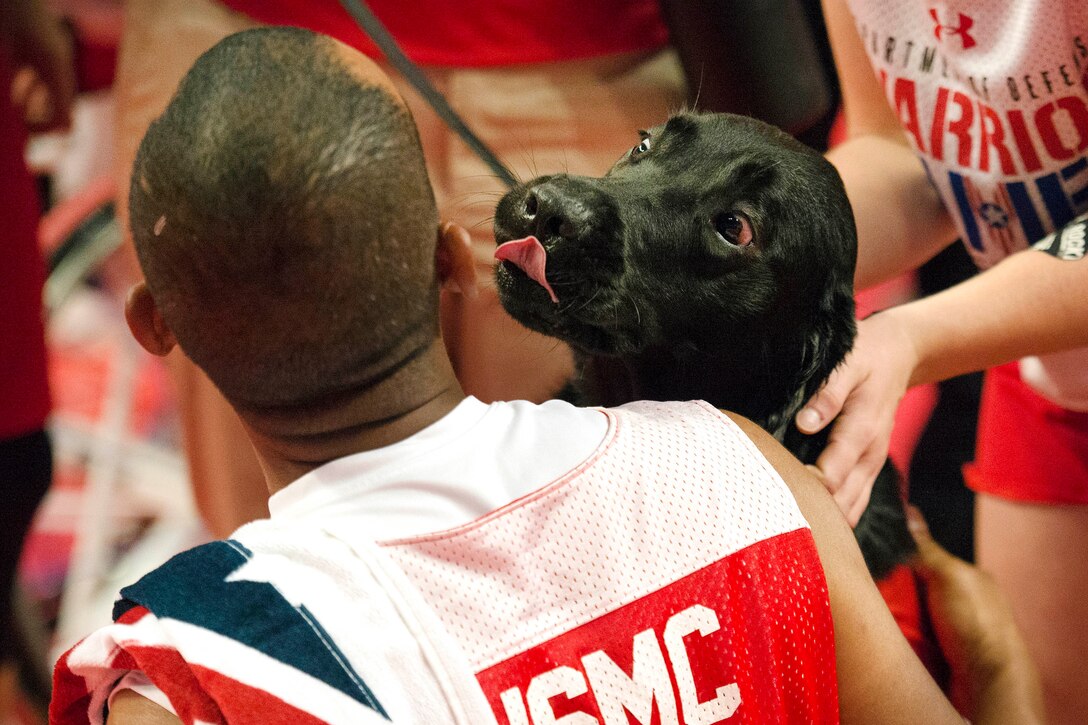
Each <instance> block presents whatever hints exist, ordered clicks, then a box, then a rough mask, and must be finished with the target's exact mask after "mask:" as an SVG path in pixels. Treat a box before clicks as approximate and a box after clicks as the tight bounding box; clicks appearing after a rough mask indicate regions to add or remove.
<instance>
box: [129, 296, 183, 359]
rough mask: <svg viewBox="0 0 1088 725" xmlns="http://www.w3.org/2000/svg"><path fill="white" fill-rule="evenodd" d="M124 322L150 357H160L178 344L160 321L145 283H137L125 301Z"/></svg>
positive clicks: (162, 321)
mask: <svg viewBox="0 0 1088 725" xmlns="http://www.w3.org/2000/svg"><path fill="white" fill-rule="evenodd" d="M125 321H126V322H128V329H129V330H131V331H132V336H133V337H135V338H136V342H138V343H140V346H141V347H143V349H145V350H147V351H148V352H149V353H151V354H152V355H158V356H160V357H162V356H163V355H166V354H167V353H169V352H170V351H171V350H173V349H174V346H175V345H177V344H178V341H177V339H176V338H175V337H174V333H173V332H172V331H171V330H170V328H169V327H167V325H166V320H164V319H162V313H161V312H159V306H158V305H156V304H155V300H154V298H152V297H151V292H150V291H149V290H148V289H147V283H146V282H137V283H136V284H135V285H133V287H132V289H130V290H129V291H128V297H127V298H126V299H125Z"/></svg>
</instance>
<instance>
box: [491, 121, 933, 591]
mask: <svg viewBox="0 0 1088 725" xmlns="http://www.w3.org/2000/svg"><path fill="white" fill-rule="evenodd" d="M640 133H641V134H642V136H643V141H642V143H640V144H639V145H638V146H635V147H634V148H633V149H632V150H631V151H630V152H629V153H627V154H625V155H624V157H623V158H621V159H620V160H619V161H618V162H617V163H616V164H615V165H614V166H613V167H612V169H611V170H609V172H608V173H607V174H606V175H605V176H604V177H602V178H589V177H583V176H571V175H568V174H555V175H548V176H541V177H538V178H536V179H533V180H531V181H528V182H525V183H522V184H520V185H519V186H517V187H516V188H515V189H513V190H512V191H510V192H509V193H507V194H506V195H505V196H504V197H503V198H502V200H501V202H500V203H499V205H498V209H497V210H496V215H495V237H496V240H497V241H498V242H499V243H502V242H506V241H510V240H515V239H521V238H524V237H527V236H530V235H532V236H535V237H537V239H538V240H539V241H540V242H541V244H542V245H543V247H544V249H545V250H546V252H547V264H546V278H547V281H548V282H549V283H550V284H551V286H552V288H553V289H554V291H555V293H556V295H557V296H558V299H559V301H558V303H554V302H552V300H551V297H550V296H549V294H548V292H547V290H546V289H545V288H544V287H543V286H541V285H540V284H538V283H537V282H535V281H533V280H532V279H531V278H530V277H529V276H527V275H526V274H525V273H524V272H523V271H522V270H521V269H520V268H519V267H518V266H516V265H515V264H513V263H511V262H509V261H504V262H501V263H500V264H499V265H498V266H497V268H496V284H497V286H498V289H499V296H500V299H501V301H502V304H503V306H504V307H505V308H506V310H507V311H508V312H509V313H510V314H511V315H512V316H513V317H514V318H515V319H517V320H518V321H520V322H521V323H522V324H523V325H525V326H526V327H529V328H530V329H533V330H536V331H538V332H542V333H544V334H546V335H550V336H553V337H557V338H559V339H561V340H564V341H566V342H567V343H569V344H570V346H571V347H572V348H573V350H574V352H575V356H576V359H577V361H578V368H579V379H578V380H577V381H576V383H575V385H576V390H577V400H578V402H581V403H587V404H596V405H619V404H622V403H625V402H629V401H631V400H647V399H648V400H691V399H702V400H706V401H707V402H709V403H711V404H713V405H716V406H718V407H719V408H724V409H726V410H731V411H734V412H737V413H739V414H741V415H743V416H745V417H747V418H750V419H751V420H753V421H755V422H756V423H758V424H759V425H761V426H762V427H763V428H765V429H766V430H768V431H770V432H771V433H773V434H774V435H775V436H776V437H778V438H779V440H780V441H782V442H783V443H784V445H785V446H786V447H787V448H789V450H790V451H792V452H793V453H794V455H796V456H797V457H798V458H800V459H801V460H802V461H804V462H805V463H813V462H814V461H815V460H816V457H817V456H818V455H819V452H820V451H821V450H822V449H823V447H824V446H825V445H826V443H827V431H826V430H825V431H823V432H822V433H821V434H817V435H815V436H805V435H803V434H801V433H800V432H799V431H798V430H797V429H796V427H795V426H794V425H793V423H792V418H793V415H794V414H795V413H796V412H797V410H798V409H799V408H800V407H801V405H802V404H803V403H804V402H805V401H807V400H808V399H809V398H810V397H811V396H812V395H813V394H815V393H816V391H817V390H818V389H819V387H820V386H821V385H822V384H823V382H824V381H825V380H826V379H827V377H828V375H830V374H831V372H832V370H834V369H835V367H836V366H837V365H838V364H839V363H840V362H842V360H843V358H844V357H845V356H846V354H847V353H848V352H849V350H850V348H851V346H852V344H853V340H854V335H855V333H856V327H855V320H854V297H853V277H854V266H855V263H856V257H857V236H856V230H855V227H854V218H853V213H852V212H851V209H850V204H849V202H848V201H847V198H846V192H845V190H844V189H843V185H842V181H841V179H840V178H839V175H838V173H837V172H836V171H835V169H834V167H833V166H832V165H831V164H830V163H828V162H827V161H826V160H825V159H824V158H823V157H822V156H821V155H820V154H818V153H816V152H815V151H812V150H811V149H809V148H808V147H806V146H804V145H802V144H800V143H799V142H797V141H795V140H794V139H793V138H791V137H790V136H788V135H787V134H785V133H783V132H781V131H779V130H778V129H776V128H774V127H772V126H769V125H767V124H765V123H762V122H760V121H757V120H755V119H752V118H747V117H744V116H735V115H729V114H697V113H681V114H678V115H676V116H673V117H672V118H670V119H669V120H668V121H667V122H666V123H665V124H663V125H661V126H658V127H655V128H653V129H649V130H648V131H643V132H640ZM749 237H750V239H749ZM855 534H856V536H857V538H858V542H859V544H860V546H861V549H862V553H863V554H864V556H865V560H866V563H867V564H868V566H869V570H870V572H871V573H872V574H873V576H874V577H875V578H881V577H883V576H885V575H886V574H887V573H888V572H889V571H890V570H891V569H892V568H893V567H894V566H895V565H896V564H897V563H899V562H901V561H902V560H903V559H904V558H906V556H908V555H909V554H910V553H911V552H912V551H913V540H912V539H911V537H910V534H909V531H908V530H907V528H906V520H905V515H904V509H903V502H902V500H901V498H900V494H899V478H898V475H897V474H896V472H895V471H894V469H893V468H892V467H891V466H890V465H886V466H885V468H884V471H883V472H882V473H881V475H880V477H879V478H878V480H877V482H876V485H875V486H874V488H873V492H872V497H871V500H870V503H869V506H868V508H867V509H866V511H865V513H864V514H863V515H862V517H861V521H860V522H859V523H858V526H857V527H856V529H855Z"/></svg>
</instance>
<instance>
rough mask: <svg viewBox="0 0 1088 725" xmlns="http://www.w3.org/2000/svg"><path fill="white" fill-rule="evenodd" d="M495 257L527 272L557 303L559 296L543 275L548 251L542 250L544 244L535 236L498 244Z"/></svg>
mask: <svg viewBox="0 0 1088 725" xmlns="http://www.w3.org/2000/svg"><path fill="white" fill-rule="evenodd" d="M495 259H497V260H499V261H500V262H510V263H511V264H513V265H514V266H515V267H517V268H518V269H520V270H521V271H522V272H524V273H525V274H527V275H528V276H529V279H531V280H533V281H534V282H536V283H537V284H539V285H540V286H541V287H543V288H544V289H546V290H547V291H548V296H549V297H551V298H552V302H554V303H555V304H559V298H558V297H557V296H556V294H555V291H554V290H553V289H552V286H551V285H550V284H548V280H547V278H546V277H545V276H544V263H545V262H547V261H548V253H547V252H545V251H544V246H543V245H542V244H541V243H540V240H538V239H537V238H536V237H525V239H515V240H514V241H512V242H506V243H505V244H500V245H499V246H498V248H497V249H495Z"/></svg>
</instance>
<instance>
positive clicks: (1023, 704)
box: [963, 631, 1046, 725]
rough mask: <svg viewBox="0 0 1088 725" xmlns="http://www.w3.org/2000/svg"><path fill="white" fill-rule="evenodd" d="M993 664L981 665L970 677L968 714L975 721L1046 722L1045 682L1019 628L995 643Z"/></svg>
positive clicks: (1023, 724)
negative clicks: (998, 643) (970, 688)
mask: <svg viewBox="0 0 1088 725" xmlns="http://www.w3.org/2000/svg"><path fill="white" fill-rule="evenodd" d="M992 649H993V651H991V652H989V653H987V654H989V655H991V661H992V662H993V664H992V665H991V666H982V665H978V666H977V667H976V668H975V669H976V670H977V671H976V672H973V673H971V674H970V676H969V677H968V678H967V679H968V680H969V681H970V682H972V683H974V686H973V688H972V691H971V692H969V693H963V694H964V695H965V696H966V699H967V701H966V702H964V703H963V706H964V709H965V710H966V713H965V714H966V716H967V718H968V719H969V720H970V721H971V722H972V723H974V725H989V724H990V723H993V724H995V725H1001V724H1003V723H1017V725H1033V724H1035V723H1044V722H1046V708H1045V706H1044V705H1043V691H1042V685H1041V683H1040V682H1039V675H1038V672H1037V671H1036V669H1035V665H1034V664H1033V663H1032V661H1031V655H1029V654H1028V651H1027V648H1026V647H1025V646H1024V643H1023V640H1022V639H1021V637H1020V635H1019V633H1018V632H1016V631H1013V632H1011V633H1010V635H1009V636H1008V637H1005V638H1004V639H1003V640H1002V646H995V647H993V648H992Z"/></svg>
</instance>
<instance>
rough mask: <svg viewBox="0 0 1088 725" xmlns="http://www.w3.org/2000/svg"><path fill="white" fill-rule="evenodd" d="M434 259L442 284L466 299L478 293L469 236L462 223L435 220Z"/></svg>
mask: <svg viewBox="0 0 1088 725" xmlns="http://www.w3.org/2000/svg"><path fill="white" fill-rule="evenodd" d="M434 262H435V270H436V272H437V274H438V281H439V283H440V284H442V286H443V287H445V288H446V289H449V290H451V291H453V292H457V293H459V294H463V295H465V296H466V297H470V298H472V297H476V295H477V294H479V288H478V287H477V278H476V260H475V258H474V257H473V254H472V237H471V235H469V233H468V231H467V230H466V229H465V228H464V227H463V226H461V225H460V224H457V223H456V222H450V221H443V222H441V223H439V225H438V243H437V244H436V245H435V251H434Z"/></svg>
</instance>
